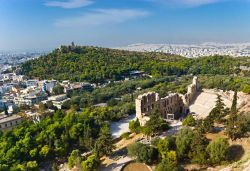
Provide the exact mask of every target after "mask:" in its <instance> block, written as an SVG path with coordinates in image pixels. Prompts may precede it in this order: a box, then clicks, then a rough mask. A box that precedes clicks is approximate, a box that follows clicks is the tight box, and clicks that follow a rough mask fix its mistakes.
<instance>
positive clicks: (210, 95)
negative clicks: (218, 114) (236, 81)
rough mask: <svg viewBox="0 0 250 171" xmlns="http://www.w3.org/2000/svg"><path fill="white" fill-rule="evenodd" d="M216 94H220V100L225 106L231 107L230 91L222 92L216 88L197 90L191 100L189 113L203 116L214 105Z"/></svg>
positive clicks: (205, 115)
mask: <svg viewBox="0 0 250 171" xmlns="http://www.w3.org/2000/svg"><path fill="white" fill-rule="evenodd" d="M217 94H220V95H221V96H222V100H223V102H224V103H225V105H226V107H229V108H230V107H231V105H232V92H231V93H224V92H222V91H216V90H207V89H205V90H203V91H202V92H199V93H198V94H197V95H196V97H195V98H194V100H193V102H192V103H191V105H190V106H189V109H190V113H192V114H196V115H197V117H198V118H205V117H207V116H208V114H209V113H210V112H211V111H212V109H213V108H214V107H215V103H216V99H217Z"/></svg>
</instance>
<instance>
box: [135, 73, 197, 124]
mask: <svg viewBox="0 0 250 171" xmlns="http://www.w3.org/2000/svg"><path fill="white" fill-rule="evenodd" d="M199 90H200V85H199V82H198V78H197V77H194V78H193V82H192V84H191V85H189V86H188V90H187V93H186V94H184V95H183V94H178V93H170V94H169V95H168V96H166V97H164V98H160V96H159V94H158V93H156V92H148V93H145V94H142V95H139V96H138V98H137V99H136V100H135V105H136V117H137V118H138V119H139V121H140V124H141V125H142V126H143V125H145V123H146V122H147V121H148V120H149V119H150V118H149V115H150V113H151V112H152V111H156V110H157V111H159V112H160V114H161V115H162V116H163V118H165V119H168V120H174V119H178V118H179V117H180V116H182V115H186V114H188V113H189V105H190V103H191V101H192V100H193V99H194V96H195V95H196V93H197V92H198V91H199Z"/></svg>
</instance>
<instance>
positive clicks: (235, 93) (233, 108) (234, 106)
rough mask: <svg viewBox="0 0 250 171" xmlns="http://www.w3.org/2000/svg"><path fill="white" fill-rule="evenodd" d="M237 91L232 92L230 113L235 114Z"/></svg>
mask: <svg viewBox="0 0 250 171" xmlns="http://www.w3.org/2000/svg"><path fill="white" fill-rule="evenodd" d="M237 98H238V96H237V91H236V90H235V91H234V97H233V103H232V106H231V113H237Z"/></svg>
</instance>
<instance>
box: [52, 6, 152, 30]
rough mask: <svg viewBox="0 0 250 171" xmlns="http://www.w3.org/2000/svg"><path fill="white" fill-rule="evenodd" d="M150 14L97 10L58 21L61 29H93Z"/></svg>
mask: <svg viewBox="0 0 250 171" xmlns="http://www.w3.org/2000/svg"><path fill="white" fill-rule="evenodd" d="M148 14H149V13H148V12H147V11H143V10H134V9H96V10H94V11H92V12H89V13H86V14H84V15H82V16H77V17H72V18H64V19H60V20H58V21H57V22H56V23H55V25H56V26H59V27H93V26H99V25H105V24H115V23H122V22H126V21H128V20H132V19H135V18H138V17H145V16H147V15H148Z"/></svg>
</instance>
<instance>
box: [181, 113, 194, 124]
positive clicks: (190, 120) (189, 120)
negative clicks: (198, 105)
mask: <svg viewBox="0 0 250 171" xmlns="http://www.w3.org/2000/svg"><path fill="white" fill-rule="evenodd" d="M195 124H196V122H195V119H194V117H193V115H188V116H187V117H186V118H185V119H184V120H183V122H182V125H184V126H195Z"/></svg>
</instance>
